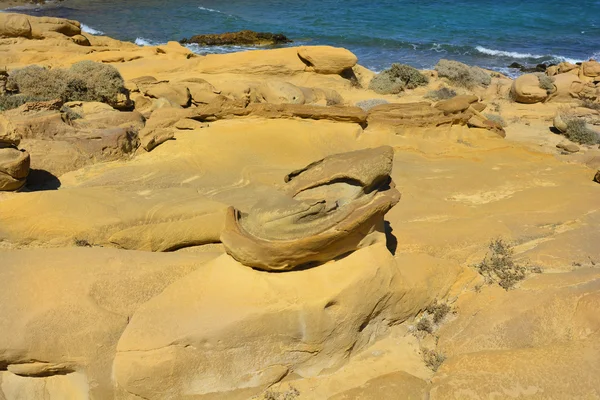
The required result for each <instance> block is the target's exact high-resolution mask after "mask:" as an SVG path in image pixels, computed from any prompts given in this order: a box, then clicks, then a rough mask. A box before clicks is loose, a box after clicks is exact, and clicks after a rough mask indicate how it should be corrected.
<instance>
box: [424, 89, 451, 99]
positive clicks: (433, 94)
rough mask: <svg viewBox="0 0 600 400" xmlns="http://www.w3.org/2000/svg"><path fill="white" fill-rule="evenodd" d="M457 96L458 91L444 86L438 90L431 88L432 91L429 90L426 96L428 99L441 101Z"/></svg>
mask: <svg viewBox="0 0 600 400" xmlns="http://www.w3.org/2000/svg"><path fill="white" fill-rule="evenodd" d="M455 96H456V92H455V91H454V90H452V89H449V88H445V87H444V88H441V89H438V90H431V91H429V92H427V94H426V95H425V96H424V97H425V98H426V99H431V100H433V101H440V100H448V99H451V98H453V97H455Z"/></svg>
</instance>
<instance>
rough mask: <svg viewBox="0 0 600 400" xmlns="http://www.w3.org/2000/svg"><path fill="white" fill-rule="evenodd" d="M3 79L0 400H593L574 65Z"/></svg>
mask: <svg viewBox="0 0 600 400" xmlns="http://www.w3.org/2000/svg"><path fill="white" fill-rule="evenodd" d="M0 54H2V65H1V67H4V66H5V67H6V70H5V71H2V72H0V110H1V111H0V278H1V279H0V315H2V318H0V399H7V400H12V399H24V398H26V399H57V400H58V399H61V400H62V399H139V398H145V399H157V400H158V399H206V400H209V399H233V400H236V399H240V400H242V399H287V400H289V399H299V400H302V399H331V400H342V399H397V398H399V397H398V396H400V397H401V398H414V399H432V400H435V399H463V398H466V397H468V398H479V399H484V398H492V397H497V398H523V399H525V398H527V399H530V398H531V399H547V398H552V399H570V398H590V399H591V398H598V397H600V385H599V383H598V382H597V376H599V374H600V317H599V313H598V307H599V306H600V269H599V268H598V267H599V266H600V246H598V243H600V230H598V226H599V225H600V203H599V202H598V198H599V197H598V196H599V195H600V184H598V180H599V178H598V174H599V173H600V172H598V171H599V170H600V149H599V143H600V134H599V132H600V111H599V109H600V107H599V104H600V100H599V99H600V64H599V63H598V62H596V61H589V62H584V63H581V64H568V63H562V64H560V65H557V66H554V67H550V68H548V69H547V70H546V71H545V72H544V73H535V74H525V75H522V76H521V77H519V78H518V79H515V80H511V79H509V78H507V77H504V76H502V75H501V74H498V73H492V72H490V71H485V70H483V69H480V68H477V67H471V66H467V65H464V64H461V63H457V62H454V61H449V60H441V61H440V63H438V65H437V66H436V68H435V69H434V70H430V71H418V70H416V69H414V68H412V67H409V66H406V65H402V64H395V65H394V66H392V67H391V68H390V69H389V70H386V71H383V72H382V73H380V74H375V73H374V72H372V71H369V70H367V69H366V68H363V67H362V66H360V60H358V59H357V57H356V56H355V55H354V54H353V53H352V52H350V51H348V50H346V49H342V48H334V47H329V46H301V47H285V48H280V49H271V50H256V51H247V52H241V53H231V54H223V55H206V56H199V55H196V54H194V53H192V52H191V51H190V50H189V49H187V48H186V47H183V46H182V45H181V44H179V43H176V42H170V43H168V44H165V45H159V46H145V47H139V46H136V45H134V44H132V43H127V42H120V41H117V40H114V39H111V38H109V37H102V36H94V35H91V34H88V33H85V32H82V31H81V25H80V24H79V22H77V21H70V20H63V19H57V18H36V17H28V16H23V15H17V14H9V13H0Z"/></svg>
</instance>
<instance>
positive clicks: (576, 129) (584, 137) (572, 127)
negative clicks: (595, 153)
mask: <svg viewBox="0 0 600 400" xmlns="http://www.w3.org/2000/svg"><path fill="white" fill-rule="evenodd" d="M565 123H566V124H567V131H566V132H565V136H566V137H567V138H568V139H569V140H570V141H572V142H576V143H579V144H591V145H593V144H598V143H600V137H599V135H598V133H597V132H595V131H593V130H591V129H590V128H588V127H587V123H586V122H585V120H584V119H582V118H568V119H565Z"/></svg>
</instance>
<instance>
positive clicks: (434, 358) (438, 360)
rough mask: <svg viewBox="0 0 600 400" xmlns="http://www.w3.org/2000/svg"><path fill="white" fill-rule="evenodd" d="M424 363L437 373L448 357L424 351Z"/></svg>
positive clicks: (431, 351)
mask: <svg viewBox="0 0 600 400" xmlns="http://www.w3.org/2000/svg"><path fill="white" fill-rule="evenodd" d="M423 361H425V365H427V367H428V368H430V369H431V370H432V371H434V372H435V371H437V370H438V368H439V367H440V366H441V365H442V364H443V363H444V361H446V356H444V355H443V354H442V353H440V352H437V351H435V350H428V349H424V350H423Z"/></svg>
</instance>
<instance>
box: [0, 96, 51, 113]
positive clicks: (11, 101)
mask: <svg viewBox="0 0 600 400" xmlns="http://www.w3.org/2000/svg"><path fill="white" fill-rule="evenodd" d="M42 100H45V99H42V98H39V97H34V96H27V95H22V94H14V95H5V96H0V111H6V110H12V109H13V108H18V107H21V106H22V105H23V104H25V103H29V102H30V101H42Z"/></svg>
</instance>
